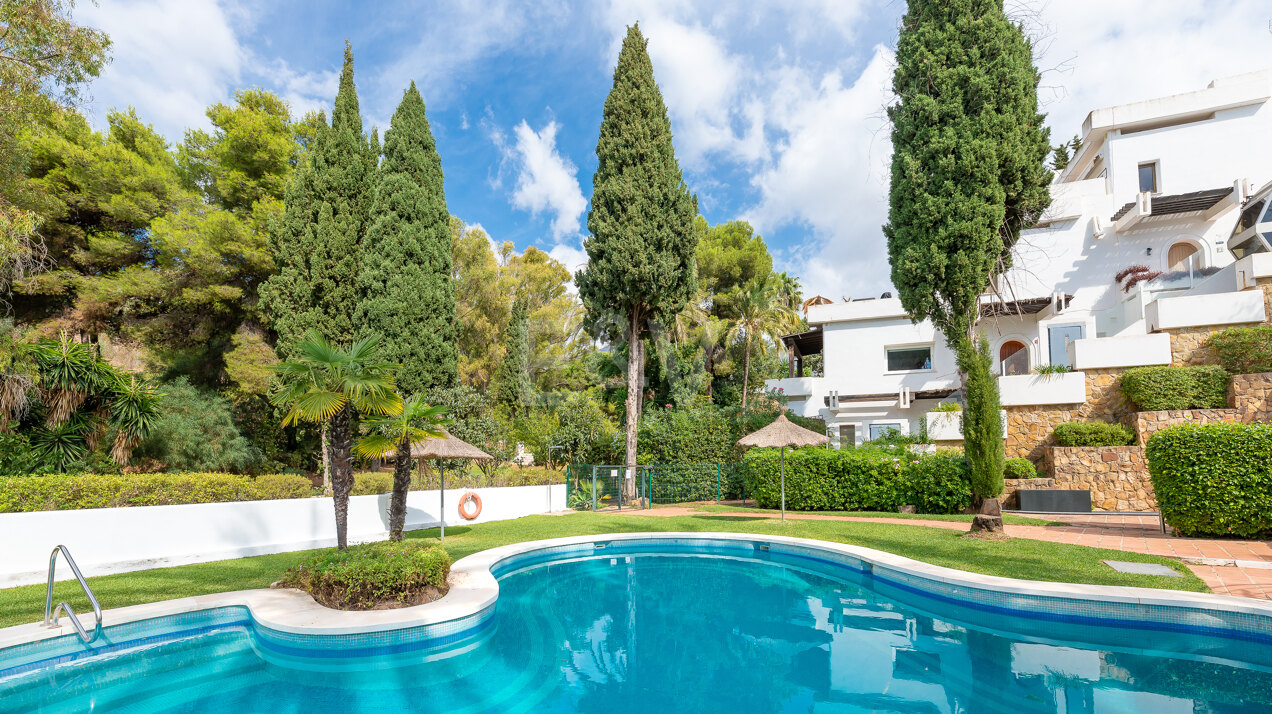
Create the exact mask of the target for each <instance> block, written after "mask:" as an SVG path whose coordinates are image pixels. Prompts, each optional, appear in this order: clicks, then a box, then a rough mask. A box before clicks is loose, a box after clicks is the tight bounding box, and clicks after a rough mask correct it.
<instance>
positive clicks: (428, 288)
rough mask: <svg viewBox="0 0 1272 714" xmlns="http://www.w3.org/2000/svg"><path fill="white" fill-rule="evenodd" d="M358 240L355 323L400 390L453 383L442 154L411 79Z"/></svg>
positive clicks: (455, 378)
mask: <svg viewBox="0 0 1272 714" xmlns="http://www.w3.org/2000/svg"><path fill="white" fill-rule="evenodd" d="M378 179H379V180H378V185H377V187H376V191H375V198H374V200H373V202H372V210H371V215H372V216H374V218H373V219H372V222H371V226H370V228H368V230H367V235H366V238H365V239H364V240H363V247H362V265H361V269H360V271H359V274H358V309H357V314H356V324H357V325H358V329H359V330H360V331H361V333H360V334H361V336H367V335H371V334H377V335H379V336H380V337H381V338H382V340H383V341H382V342H381V345H382V350H383V353H384V356H385V357H386V358H387V359H388V360H390V361H392V362H396V363H398V364H400V365H401V367H400V368H399V369H398V372H397V381H398V386H399V387H400V388H401V389H402V391H403V392H404V393H407V394H422V393H423V392H424V390H426V389H430V388H432V387H452V386H454V385H455V384H456V383H457V382H458V359H459V357H458V351H457V347H456V338H457V335H456V331H455V286H454V279H453V277H452V275H451V232H450V213H449V212H448V211H447V209H446V196H445V193H444V192H443V189H442V160H441V157H439V156H438V154H437V144H436V143H435V142H434V140H433V133H432V131H430V130H429V126H428V118H427V117H426V116H425V113H424V100H423V99H422V98H421V97H420V93H419V91H418V90H417V89H416V88H415V83H414V82H412V83H411V86H410V88H408V89H407V90H406V93H405V94H404V95H403V97H402V102H401V103H400V104H399V105H398V108H397V111H396V112H394V114H393V120H392V124H391V126H390V128H389V130H388V131H387V132H385V134H384V161H383V162H382V163H381V164H380V170H379V172H378Z"/></svg>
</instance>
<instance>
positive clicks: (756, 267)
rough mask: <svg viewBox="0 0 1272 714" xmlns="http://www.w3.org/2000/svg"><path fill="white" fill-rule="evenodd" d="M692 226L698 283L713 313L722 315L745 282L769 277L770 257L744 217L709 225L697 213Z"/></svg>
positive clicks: (762, 280)
mask: <svg viewBox="0 0 1272 714" xmlns="http://www.w3.org/2000/svg"><path fill="white" fill-rule="evenodd" d="M693 227H694V231H695V232H697V234H698V250H697V254H696V262H697V268H698V284H699V285H700V286H701V287H702V289H703V290H705V291H706V292H707V293H708V294H710V295H711V296H712V310H713V314H715V316H716V317H725V316H726V315H728V314H729V313H730V312H731V311H732V307H733V301H734V300H735V299H736V297H737V295H738V294H739V293H740V292H742V290H743V288H744V287H745V286H748V285H751V284H754V283H757V282H764V281H765V280H767V279H768V278H769V276H770V275H771V274H772V272H773V258H772V256H770V255H769V252H768V247H767V246H766V245H765V244H764V239H763V238H761V237H760V236H759V235H756V233H755V231H754V229H752V228H751V224H750V223H747V222H746V221H729V222H728V223H722V224H720V225H715V226H711V225H708V224H707V220H706V219H705V218H703V217H702V216H698V217H697V219H696V220H695V221H694V226H693Z"/></svg>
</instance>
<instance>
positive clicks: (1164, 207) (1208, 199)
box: [1112, 186, 1233, 223]
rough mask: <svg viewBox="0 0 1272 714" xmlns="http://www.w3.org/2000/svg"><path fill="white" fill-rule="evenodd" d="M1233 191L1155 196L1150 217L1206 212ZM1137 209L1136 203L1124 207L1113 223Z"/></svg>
mask: <svg viewBox="0 0 1272 714" xmlns="http://www.w3.org/2000/svg"><path fill="white" fill-rule="evenodd" d="M1232 191H1233V187H1232V186H1228V187H1227V188H1211V189H1207V190H1205V191H1193V192H1192V193H1179V194H1175V195H1172V196H1153V198H1152V200H1151V202H1150V204H1149V205H1150V206H1151V207H1152V209H1151V213H1150V215H1153V216H1171V215H1178V214H1180V213H1197V212H1201V211H1206V210H1209V209H1211V208H1213V207H1214V206H1215V204H1217V203H1219V202H1220V201H1222V200H1223V199H1225V198H1227V197H1228V196H1229V194H1231V193H1232ZM1134 207H1135V202H1134V201H1131V202H1130V203H1128V204H1126V205H1125V206H1122V207H1121V208H1119V209H1118V210H1117V213H1114V214H1113V219H1112V220H1113V221H1114V222H1115V223H1116V222H1117V220H1118V219H1119V218H1121V217H1122V216H1125V215H1126V214H1127V213H1130V212H1131V209H1132V208H1134Z"/></svg>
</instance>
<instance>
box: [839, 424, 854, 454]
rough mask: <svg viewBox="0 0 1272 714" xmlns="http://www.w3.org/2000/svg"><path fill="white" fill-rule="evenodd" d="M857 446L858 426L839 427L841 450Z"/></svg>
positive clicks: (843, 425) (845, 425) (841, 425)
mask: <svg viewBox="0 0 1272 714" xmlns="http://www.w3.org/2000/svg"><path fill="white" fill-rule="evenodd" d="M856 445H857V425H856V424H840V425H839V448H841V449H846V448H848V447H850V446H856Z"/></svg>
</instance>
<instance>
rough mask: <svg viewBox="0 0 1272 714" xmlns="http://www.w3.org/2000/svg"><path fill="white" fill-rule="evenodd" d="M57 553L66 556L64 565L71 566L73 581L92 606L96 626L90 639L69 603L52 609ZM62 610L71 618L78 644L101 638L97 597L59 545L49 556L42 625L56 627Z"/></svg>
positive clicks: (100, 609)
mask: <svg viewBox="0 0 1272 714" xmlns="http://www.w3.org/2000/svg"><path fill="white" fill-rule="evenodd" d="M58 551H61V552H62V554H63V555H65V556H66V564H67V565H69V566H71V572H72V573H75V579H76V580H78V581H79V584H80V587H81V588H83V589H84V594H85V595H87V596H88V602H89V604H90V605H92V606H93V616H94V617H95V618H96V619H97V624H96V625H94V626H93V635H92V636H91V637H90V636H89V634H88V632H87V631H86V630H85V629H84V626H83V625H82V624H80V621H79V616H77V615H76V614H75V611H74V610H72V609H71V606H70V604H69V603H66V602H60V603H58V605H57V609H56V610H54V609H53V575H54V573H55V572H56V571H57V553H58ZM63 610H65V611H66V614H68V615H70V616H71V625H72V626H73V627H74V628H75V633H76V634H78V635H79V638H80V642H83V643H84V644H86V645H90V644H92V643H93V642H94V641H95V640H97V638H98V637H100V636H101V634H102V606H101V605H99V604H97V597H96V596H95V595H93V590H92V588H90V587H88V583H87V582H86V581H85V580H84V575H83V573H81V572H80V569H79V566H78V565H76V564H75V559H74V558H72V557H71V551H69V550H67V549H66V546H64V545H59V546H57V547H56V548H54V549H53V553H52V554H51V555H49V588H48V590H47V591H46V592H45V594H44V625H45V626H46V627H57V621H58V617H59V615H60V614H61V612H62V611H63Z"/></svg>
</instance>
